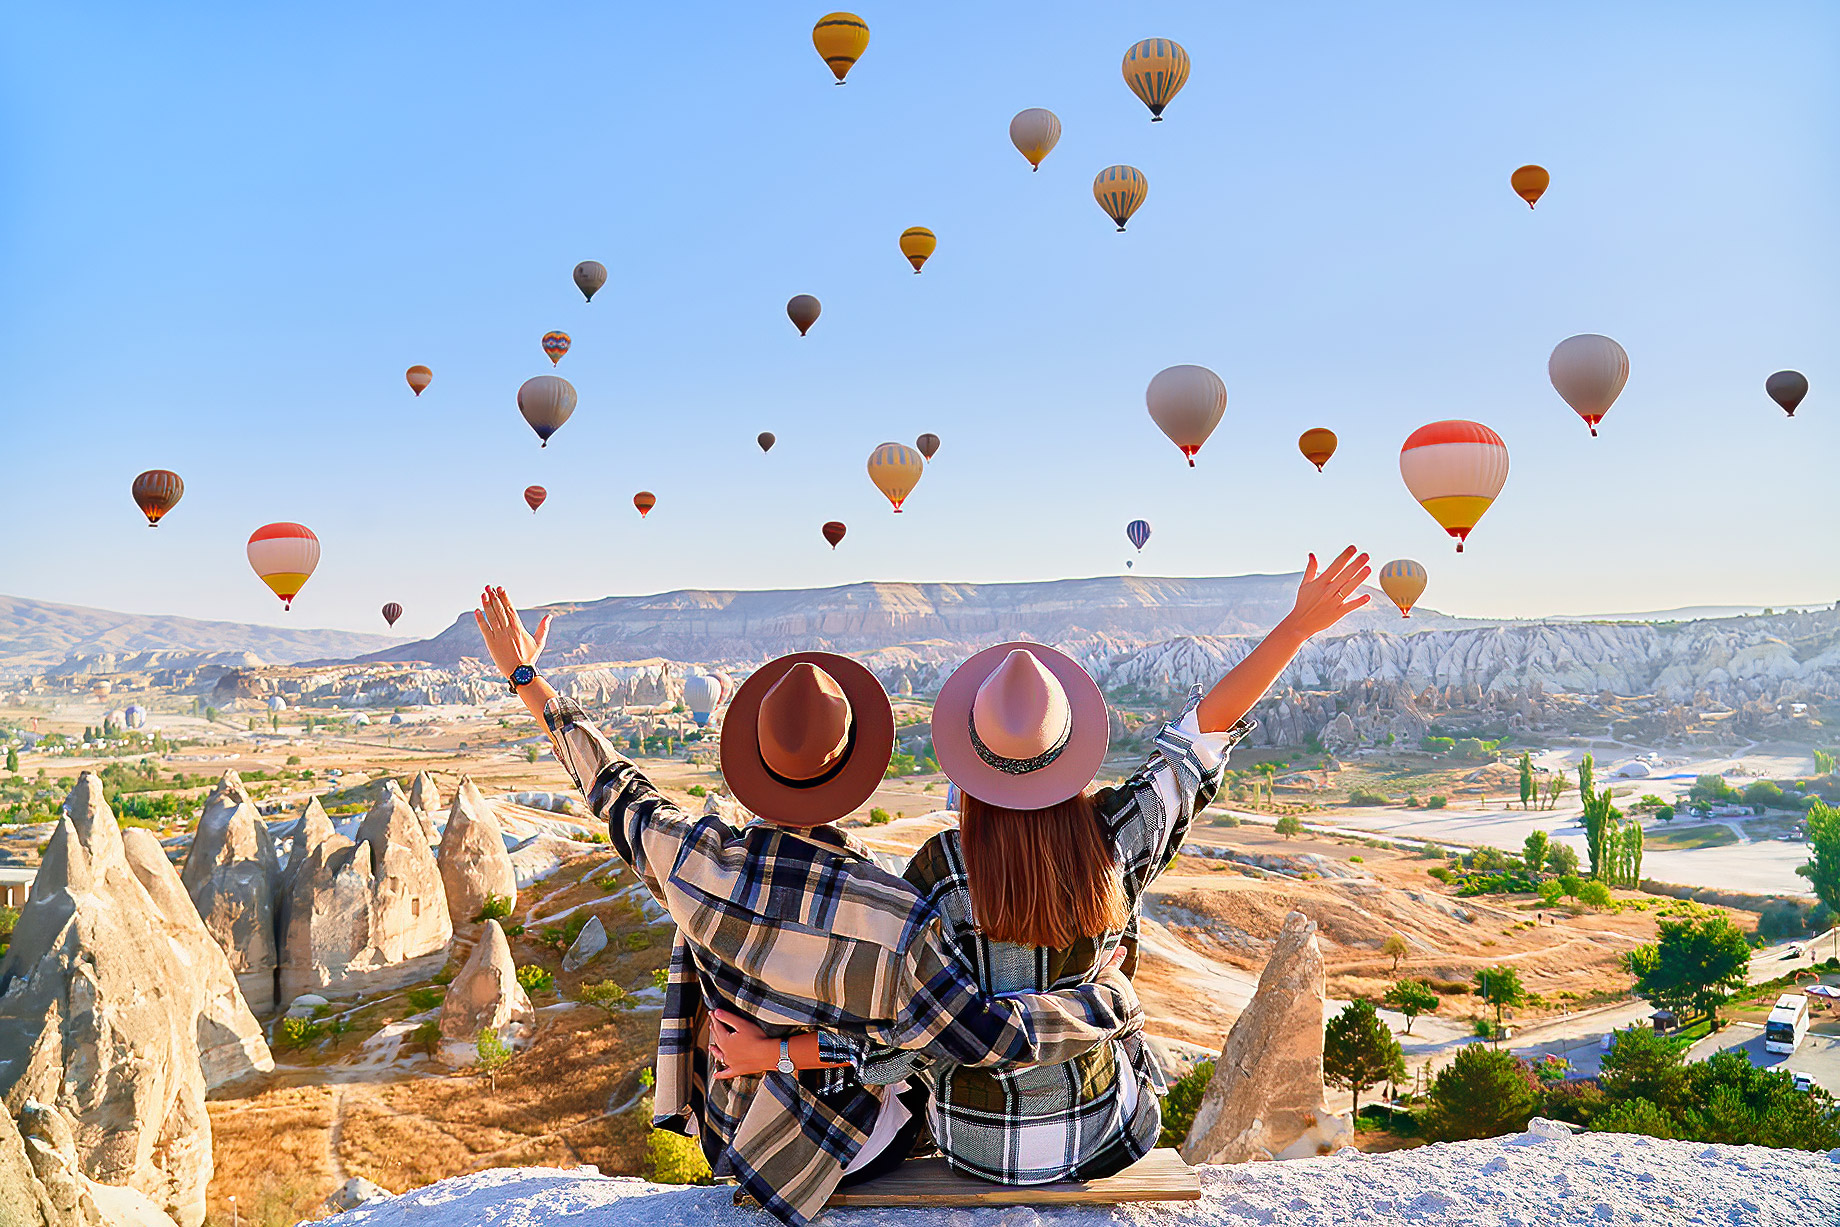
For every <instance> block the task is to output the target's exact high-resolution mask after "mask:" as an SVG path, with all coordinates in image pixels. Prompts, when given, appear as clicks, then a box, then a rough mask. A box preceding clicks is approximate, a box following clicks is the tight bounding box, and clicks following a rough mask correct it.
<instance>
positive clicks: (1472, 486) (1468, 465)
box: [1399, 419, 1508, 554]
mask: <svg viewBox="0 0 1840 1227" xmlns="http://www.w3.org/2000/svg"><path fill="white" fill-rule="evenodd" d="M1399 476H1400V477H1402V478H1404V479H1405V483H1406V489H1408V490H1410V491H1411V492H1412V497H1413V498H1415V499H1417V500H1418V501H1419V502H1420V503H1421V504H1422V505H1423V506H1424V508H1425V510H1426V511H1428V512H1430V513H1431V518H1432V519H1434V520H1436V521H1437V522H1438V523H1439V524H1442V525H1443V526H1444V531H1445V532H1447V533H1449V534H1450V535H1451V536H1453V537H1455V538H1456V539H1457V553H1459V554H1461V553H1462V552H1463V542H1464V541H1465V540H1467V539H1468V537H1469V534H1470V530H1471V529H1473V528H1475V527H1476V521H1478V520H1480V519H1481V518H1482V515H1483V513H1484V512H1486V511H1487V510H1488V509H1489V506H1490V505H1491V504H1492V503H1494V501H1495V496H1496V495H1498V494H1500V493H1501V488H1502V486H1503V485H1505V484H1506V483H1507V480H1508V445H1507V444H1505V443H1503V442H1502V441H1501V436H1500V435H1498V434H1496V433H1495V432H1494V431H1492V430H1490V429H1489V428H1488V427H1487V426H1484V425H1483V424H1482V423H1481V422H1466V421H1462V420H1460V419H1457V420H1452V421H1447V422H1432V423H1431V424H1430V425H1428V426H1420V427H1419V428H1418V429H1417V430H1415V431H1413V432H1412V434H1411V435H1410V436H1409V437H1408V438H1407V439H1406V442H1405V446H1404V447H1402V448H1400V449H1399Z"/></svg>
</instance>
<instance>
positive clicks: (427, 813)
mask: <svg viewBox="0 0 1840 1227" xmlns="http://www.w3.org/2000/svg"><path fill="white" fill-rule="evenodd" d="M409 804H410V805H413V806H414V807H415V810H416V812H417V813H419V814H421V815H422V816H423V817H424V818H426V819H427V820H428V821H429V822H431V823H432V822H433V821H434V816H435V815H436V814H438V813H440V812H441V788H440V786H439V785H438V784H436V783H435V782H434V777H433V776H432V775H429V774H428V773H427V772H426V771H418V772H416V773H415V780H414V782H413V783H411V784H410V785H409Z"/></svg>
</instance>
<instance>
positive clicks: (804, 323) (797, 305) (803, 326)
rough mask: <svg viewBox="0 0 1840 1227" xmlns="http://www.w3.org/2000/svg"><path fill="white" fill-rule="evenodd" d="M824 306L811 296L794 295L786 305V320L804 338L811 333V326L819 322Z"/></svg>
mask: <svg viewBox="0 0 1840 1227" xmlns="http://www.w3.org/2000/svg"><path fill="white" fill-rule="evenodd" d="M823 310H824V306H823V304H821V303H820V302H819V301H818V300H817V299H816V298H814V297H813V296H812V295H810V294H794V295H793V296H792V297H791V298H790V299H789V300H788V301H787V303H786V318H787V319H789V320H791V321H792V323H793V326H794V327H795V328H797V329H798V330H799V335H800V336H804V335H805V334H806V333H807V332H810V331H811V326H812V325H813V324H815V323H817V322H818V316H819V314H820V313H821V312H823Z"/></svg>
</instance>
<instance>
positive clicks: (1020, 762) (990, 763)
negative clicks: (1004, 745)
mask: <svg viewBox="0 0 1840 1227" xmlns="http://www.w3.org/2000/svg"><path fill="white" fill-rule="evenodd" d="M965 727H966V729H968V730H969V731H970V733H971V748H972V749H973V750H976V751H977V756H978V757H979V758H981V759H983V760H984V765H985V766H987V767H993V768H995V769H996V770H998V771H1001V772H1002V773H1003V774H1004V775H1027V774H1029V773H1030V772H1031V771H1040V770H1041V769H1042V768H1043V767H1046V766H1047V765H1048V764H1049V763H1051V762H1053V761H1054V760H1055V759H1057V758H1059V757H1060V756H1061V751H1062V750H1065V749H1066V748H1067V743H1068V741H1070V740H1071V739H1072V738H1073V709H1072V708H1068V710H1067V723H1066V724H1065V725H1063V726H1062V727H1061V735H1060V736H1059V737H1057V738H1055V739H1054V744H1053V745H1051V746H1049V747H1048V748H1047V749H1046V750H1043V751H1042V752H1041V753H1040V754H1037V755H1036V756H1035V757H1034V758H1004V757H1003V756H1002V755H1001V754H998V753H997V752H996V751H995V750H993V749H991V748H990V747H989V746H987V745H985V744H984V739H983V738H981V737H979V736H978V731H977V720H976V719H975V717H974V715H973V713H971V712H966V713H965Z"/></svg>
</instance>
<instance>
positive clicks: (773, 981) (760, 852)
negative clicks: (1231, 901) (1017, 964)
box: [544, 699, 1142, 1224]
mask: <svg viewBox="0 0 1840 1227" xmlns="http://www.w3.org/2000/svg"><path fill="white" fill-rule="evenodd" d="M544 714H545V717H546V720H547V722H548V725H549V731H550V739H551V741H552V743H553V744H554V745H555V748H556V758H557V760H558V761H560V762H561V763H562V764H563V766H564V767H566V768H567V769H568V771H569V774H570V775H571V776H573V777H574V779H575V782H576V784H577V785H578V786H579V787H580V788H581V789H582V792H583V793H584V794H585V795H586V797H587V800H588V804H589V806H590V807H591V808H592V809H593V811H594V812H595V813H596V814H597V815H599V816H600V817H602V818H603V819H605V820H606V822H607V829H608V833H609V835H610V836H611V837H612V840H613V844H614V847H615V849H616V850H617V851H618V852H619V854H620V856H621V857H622V858H624V859H625V861H626V862H627V864H629V865H630V866H632V869H633V871H634V872H635V873H636V874H637V875H638V876H639V880H640V881H642V882H644V883H645V885H646V887H647V888H648V889H649V890H650V891H651V892H652V894H653V895H654V896H656V897H657V899H658V900H659V902H660V903H662V904H663V905H664V907H665V909H666V911H668V912H669V913H670V915H671V919H672V920H674V921H675V922H676V923H677V929H678V936H677V941H676V944H675V946H674V947H673V949H672V951H671V978H670V984H669V986H668V988H667V989H666V992H665V1007H664V1018H663V1021H662V1022H661V1023H660V1026H659V1035H658V1068H657V1085H656V1088H655V1101H654V1113H655V1116H654V1122H653V1123H654V1124H656V1125H657V1126H659V1127H660V1128H668V1129H673V1130H675V1131H677V1132H680V1133H685V1134H691V1135H692V1136H697V1137H699V1139H700V1140H701V1142H702V1146H703V1152H704V1154H705V1155H707V1156H708V1157H709V1161H710V1166H711V1167H712V1168H713V1169H714V1170H715V1171H716V1173H717V1174H718V1175H732V1176H734V1177H736V1178H737V1179H738V1180H739V1181H740V1182H741V1185H742V1187H743V1188H745V1189H746V1190H747V1192H748V1193H749V1194H751V1195H752V1196H753V1197H754V1198H755V1199H756V1200H757V1201H759V1203H760V1204H761V1205H762V1206H764V1207H765V1208H766V1209H767V1210H769V1211H771V1212H772V1213H773V1214H774V1215H775V1216H776V1217H778V1218H780V1219H781V1220H783V1221H785V1222H788V1223H795V1224H801V1223H804V1222H806V1221H808V1220H809V1219H810V1218H811V1217H812V1216H813V1215H815V1214H817V1212H818V1211H819V1210H820V1209H822V1208H823V1206H824V1203H825V1201H826V1199H828V1198H829V1197H830V1194H831V1192H832V1190H833V1189H835V1188H836V1186H837V1182H838V1180H839V1179H840V1177H841V1176H842V1174H843V1169H844V1168H845V1167H846V1166H847V1165H848V1164H849V1162H850V1160H851V1159H852V1158H854V1157H855V1155H856V1153H857V1151H858V1150H860V1149H861V1147H862V1145H863V1143H864V1141H865V1140H866V1139H867V1138H868V1136H869V1134H870V1132H871V1130H872V1129H873V1128H874V1125H875V1121H876V1117H877V1116H878V1115H879V1114H880V1112H881V1100H880V1099H879V1098H878V1097H877V1096H876V1095H875V1094H874V1093H872V1092H870V1091H868V1090H867V1089H865V1088H864V1087H863V1086H862V1084H861V1083H859V1082H858V1081H856V1079H855V1078H854V1076H853V1075H852V1073H851V1071H849V1070H827V1071H814V1072H812V1073H808V1074H803V1075H794V1076H788V1075H785V1074H781V1073H778V1072H771V1073H768V1074H765V1075H756V1076H750V1077H744V1078H736V1079H733V1080H730V1081H725V1082H717V1081H711V1080H710V1078H709V1076H708V1075H709V1069H708V1056H707V1052H708V1026H709V1023H708V1014H707V1009H708V1008H710V1007H718V1006H719V1007H725V1008H728V1009H732V1010H735V1011H736V1012H737V1013H741V1014H746V1015H748V1016H750V1017H752V1018H754V1019H755V1020H757V1021H758V1022H759V1023H760V1024H761V1026H762V1027H763V1028H764V1029H765V1030H767V1031H768V1032H769V1033H771V1034H776V1035H783V1034H789V1033H791V1032H793V1031H796V1030H805V1029H810V1028H813V1027H824V1028H830V1029H832V1030H834V1031H838V1032H840V1033H844V1034H852V1035H859V1036H862V1037H864V1038H866V1039H870V1040H873V1041H874V1042H876V1043H877V1044H884V1045H888V1046H890V1047H896V1048H916V1049H921V1050H923V1051H925V1052H928V1053H930V1054H932V1055H933V1056H936V1057H939V1058H941V1059H944V1060H950V1061H953V1062H955V1063H960V1064H964V1065H968V1066H988V1065H1000V1064H1018V1063H1021V1064H1028V1063H1035V1062H1058V1061H1066V1060H1069V1059H1071V1058H1073V1057H1075V1056H1078V1055H1079V1054H1080V1053H1083V1052H1087V1051H1090V1050H1091V1049H1093V1048H1094V1047H1096V1046H1102V1045H1104V1044H1105V1043H1106V1042H1107V1041H1108V1040H1110V1039H1112V1038H1113V1037H1114V1036H1116V1035H1120V1034H1124V1033H1126V1032H1128V1031H1130V1030H1133V1029H1135V1028H1137V1027H1138V1026H1141V1024H1142V1014H1141V1012H1140V1010H1139V1008H1138V1004H1137V998H1136V996H1135V994H1134V993H1132V991H1131V987H1130V982H1129V980H1128V979H1126V978H1125V977H1124V976H1123V975H1122V974H1120V973H1113V974H1111V975H1110V976H1108V977H1102V978H1100V979H1097V980H1095V981H1094V982H1092V983H1090V984H1082V985H1079V986H1078V987H1076V988H1072V989H1070V990H1069V991H1066V992H1055V993H1048V994H1027V995H1021V996H1017V997H1013V998H1004V999H996V1000H992V999H987V998H984V997H982V996H980V994H979V992H978V988H977V985H976V984H975V983H973V982H972V980H971V978H970V977H969V976H967V975H966V974H965V973H964V971H963V970H962V969H961V968H960V966H959V965H958V963H957V962H956V961H955V960H954V959H953V956H952V951H951V945H950V942H949V941H948V939H947V937H946V935H945V931H944V929H943V927H942V924H941V922H940V919H939V917H938V915H937V914H936V913H934V911H933V910H932V909H931V908H930V907H928V906H927V905H926V904H925V903H924V902H923V901H922V900H921V899H920V897H919V895H918V894H917V893H916V892H915V891H914V889H913V888H912V887H911V886H909V885H908V884H907V883H905V882H903V881H902V880H901V879H900V878H898V877H895V876H894V875H893V874H890V873H888V872H887V871H885V870H883V869H881V868H879V867H878V866H877V865H876V864H875V862H874V861H873V860H872V859H870V857H869V856H868V854H867V853H866V852H864V851H863V850H861V849H860V848H858V847H855V846H853V845H852V844H851V842H850V841H849V840H848V839H847V838H846V837H845V836H844V835H843V834H842V833H841V832H839V831H837V830H835V829H832V828H824V827H820V828H817V829H815V830H810V831H791V830H786V829H782V828H779V827H774V826H772V825H769V824H766V823H750V824H749V825H747V826H745V827H742V828H740V829H739V830H737V829H736V828H735V827H733V826H731V825H730V824H729V823H727V822H726V821H724V820H723V819H722V818H721V817H720V816H719V815H713V814H710V815H704V816H701V817H692V816H691V815H689V814H687V813H685V812H684V811H683V810H682V809H680V808H679V807H678V806H676V805H674V804H672V803H671V802H670V801H669V800H667V799H665V798H664V797H663V796H661V795H660V794H659V793H658V791H657V790H656V789H655V788H653V787H652V785H651V782H650V781H648V780H647V779H646V778H645V776H644V775H642V774H640V772H639V771H638V769H637V768H635V767H634V766H633V765H632V764H631V763H630V762H628V761H626V759H624V758H623V757H621V755H620V754H619V752H618V751H616V750H615V749H614V748H613V746H612V744H611V743H610V742H608V740H607V739H606V738H605V737H604V736H603V735H602V734H601V732H600V730H599V729H597V728H595V727H594V725H593V724H591V723H590V722H589V721H588V720H587V719H586V717H585V716H584V715H583V714H582V712H581V710H580V708H579V707H577V706H576V705H575V704H574V703H572V702H571V701H569V700H567V699H555V700H552V701H551V702H550V705H549V707H548V709H547V710H546V711H545V713H544Z"/></svg>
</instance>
